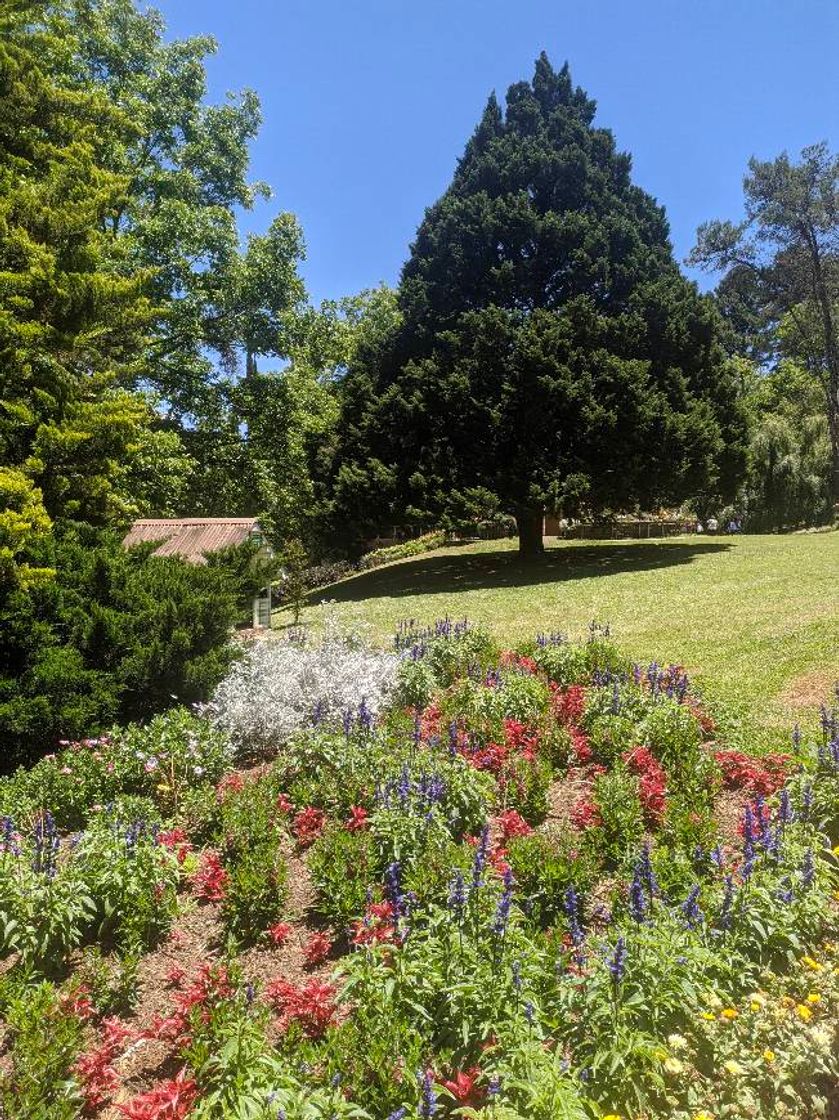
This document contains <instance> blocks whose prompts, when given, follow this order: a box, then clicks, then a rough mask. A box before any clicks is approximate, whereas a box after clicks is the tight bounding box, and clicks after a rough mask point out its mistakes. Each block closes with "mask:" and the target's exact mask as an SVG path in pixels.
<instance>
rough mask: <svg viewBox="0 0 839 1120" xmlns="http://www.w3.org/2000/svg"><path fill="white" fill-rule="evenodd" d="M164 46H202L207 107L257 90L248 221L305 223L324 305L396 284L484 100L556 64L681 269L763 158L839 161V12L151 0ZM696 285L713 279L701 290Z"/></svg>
mask: <svg viewBox="0 0 839 1120" xmlns="http://www.w3.org/2000/svg"><path fill="white" fill-rule="evenodd" d="M153 6H155V7H157V8H159V9H160V10H161V11H162V12H163V14H164V16H165V17H166V20H167V23H168V27H169V33H170V34H171V35H173V36H177V37H182V36H186V35H191V34H198V33H209V34H212V35H214V36H215V37H216V39H217V40H218V43H219V52H218V54H217V55H216V56H215V57H214V58H213V59H212V60H211V61H210V64H209V75H210V96H211V97H212V98H219V97H221V96H223V94H224V92H225V91H226V90H229V89H240V88H242V87H244V86H250V87H251V88H253V89H255V90H256V91H257V92H258V94H259V95H260V97H261V99H262V105H263V112H264V116H265V123H264V125H263V128H262V131H261V134H260V136H259V139H258V140H257V142H256V143H255V145H254V147H253V162H252V172H253V175H254V177H256V178H260V179H265V180H267V181H268V182H269V183H270V184H271V185H272V187H273V188H274V192H275V193H274V198H273V199H272V200H271V202H269V203H261V204H260V205H259V207H258V208H257V210H256V211H255V212H254V213H252V214H249V215H247V216H246V217H245V220H244V226H245V229H248V230H257V231H258V230H261V229H264V228H265V226H266V225H267V224H268V222H269V221H270V218H271V217H272V216H273V214H274V213H275V212H277V211H279V210H291V211H293V212H294V213H296V214H297V215H298V217H299V218H300V220H301V222H302V225H303V229H304V232H305V236H306V242H307V246H308V260H307V262H306V264H305V266H304V275H305V277H306V281H307V284H308V287H309V290H310V293H311V295H312V297H313V299H315V300H320V299H322V298H325V297H338V296H341V295H346V294H350V293H352V292H356V291H358V290H360V289H361V288H364V287H370V286H372V285H374V284H376V283H378V282H379V281H380V280H384V281H387V282H388V283H394V282H395V281H396V279H397V277H398V274H399V269H400V267H401V265H402V262H403V261H404V259H405V257H406V255H407V252H408V246H409V244H410V241H411V239H412V237H413V235H414V232H415V230H416V227H417V225H418V223H419V221H420V219H421V218H422V214H423V211H424V209H425V207H426V206H429V205H430V204H431V203H432V202H433V201H434V200H435V199H436V198H437V197H438V196H439V195H440V194H441V193H442V191H443V190H444V189H445V187H446V185H447V183H448V182H449V179H450V178H451V174H452V171H453V169H454V165H455V161H456V160H457V158H458V157H459V156H460V154H461V152H462V150H463V146H464V144H465V142H466V140H467V138H468V136H469V135H470V133H471V131H472V129H473V128H474V126H475V123H476V122H477V120H478V117H479V114H480V112H481V110H482V108H483V105H484V102H485V100H486V97H487V95H488V94H489V92H490V91H491V90H493V89H495V90H496V91H497V92H498V95H499V97H503V94H504V93H505V92H506V89H507V87H508V86H509V85H510V84H511V83H512V82H514V81H518V80H519V79H522V78H530V77H531V75H532V67H533V62H534V59H535V58H536V56H537V55H538V54H539V52H540V51H541V50H543V49H544V50H546V51H547V52H548V55H549V56H550V58H551V61H552V62H553V63H554V65H555V66H560V65H561V64H562V63H563V62H564V61H565V60H566V59H567V60H568V61H569V63H570V65H571V72H572V76H573V78H574V80H575V82H577V83H578V84H580V85H582V86H583V87H584V89H585V90H586V91H587V92H588V93H589V95H590V96H592V97H593V98H594V99H595V100H596V101H597V104H598V113H597V123H598V124H600V125H603V126H605V127H608V128H611V129H612V131H613V132H614V133H615V136H616V138H617V141H618V144H619V146H620V147H621V148H622V149H624V150H627V151H629V152H631V153H632V157H633V166H634V177H635V181H636V182H637V183H638V184H639V185H640V186H642V187H644V188H645V189H646V190H648V191H650V193H652V194H653V195H655V196H656V198H658V200H659V201H660V202H662V203H663V204H664V206H665V207H666V209H667V213H668V216H669V218H670V223H671V230H672V238H673V242H674V245H675V249H676V253H677V255H678V257H679V258H680V259H682V258H684V256H685V255H686V253H687V252H688V251H689V249H690V247H691V245H692V244H693V237H694V233H695V230H696V226H697V225H698V224H699V222H701V221H703V220H704V219H706V218H712V217H732V218H736V217H737V216H738V215H739V214H740V211H741V199H742V192H741V182H742V177H743V172H744V170H745V166H746V161H747V159H748V158H749V156H751V155H753V154H754V155H757V156H759V157H761V158H770V157H772V156H774V155H776V154H777V153H778V152H780V151H781V150H782V149H784V148H786V149H788V150H789V151H790V152H798V151H799V150H800V149H801V148H802V147H803V146H804V145H805V144H809V143H813V142H815V141H817V140H822V139H826V140H827V141H828V142H829V143H830V144H831V146H832V147H833V148H834V149H836V148H837V147H839V0H574V2H570V0H505V2H503V3H502V2H500V0H319V2H318V0H261V2H260V0H157V2H156V3H155V4H154V5H153ZM702 282H703V285H706V284H707V281H702Z"/></svg>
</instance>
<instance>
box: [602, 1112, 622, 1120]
mask: <svg viewBox="0 0 839 1120" xmlns="http://www.w3.org/2000/svg"><path fill="white" fill-rule="evenodd" d="M603 1120H621V1118H620V1116H618V1114H617V1113H616V1112H610V1113H609V1115H608V1116H604V1117H603Z"/></svg>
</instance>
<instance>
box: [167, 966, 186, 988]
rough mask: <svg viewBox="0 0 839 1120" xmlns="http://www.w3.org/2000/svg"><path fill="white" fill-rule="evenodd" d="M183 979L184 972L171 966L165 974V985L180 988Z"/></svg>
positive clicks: (178, 967)
mask: <svg viewBox="0 0 839 1120" xmlns="http://www.w3.org/2000/svg"><path fill="white" fill-rule="evenodd" d="M185 979H186V972H185V971H184V969H182V968H181V967H180V965H177V964H176V965H173V966H172V968H170V969H169V971H168V972H167V973H166V983H167V984H169V985H170V987H173V988H180V986H181V984H182V983H183V982H184V980H185Z"/></svg>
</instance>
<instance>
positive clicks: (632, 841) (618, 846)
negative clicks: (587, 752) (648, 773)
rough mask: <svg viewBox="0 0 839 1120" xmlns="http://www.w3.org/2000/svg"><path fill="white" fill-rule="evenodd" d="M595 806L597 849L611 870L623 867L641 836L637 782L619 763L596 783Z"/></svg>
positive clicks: (599, 777)
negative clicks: (597, 814) (598, 818)
mask: <svg viewBox="0 0 839 1120" xmlns="http://www.w3.org/2000/svg"><path fill="white" fill-rule="evenodd" d="M594 802H595V804H596V806H597V808H598V810H599V812H600V822H601V823H600V825H599V827H598V828H597V829H596V832H597V844H598V847H599V848H600V850H601V851H602V853H603V857H604V859H605V861H606V862H607V863H608V864H610V865H611V866H612V867H620V866H625V865H626V863H627V861H628V860H629V859H630V858H631V857H632V856H633V855H634V853H635V852H636V851H637V849H638V845H639V843H640V840H641V837H642V836H643V835H644V814H643V812H642V809H641V802H640V800H639V798H638V782H637V780H636V779H635V778H634V777H633V776H632V775H631V774H630V773H629V771H628V770H627V769H626V767H625V766H624V765H623V764H622V763H618V764H616V765H615V766H614V768H613V769H612V770H610V771H608V772H607V773H605V774H599V775H598V776H597V778H596V779H595V782H594ZM591 831H592V832H594V831H595V830H591Z"/></svg>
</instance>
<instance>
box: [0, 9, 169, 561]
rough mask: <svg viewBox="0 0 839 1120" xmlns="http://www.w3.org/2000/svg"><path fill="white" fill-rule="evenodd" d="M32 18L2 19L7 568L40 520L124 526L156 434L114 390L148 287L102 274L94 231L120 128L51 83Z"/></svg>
mask: <svg viewBox="0 0 839 1120" xmlns="http://www.w3.org/2000/svg"><path fill="white" fill-rule="evenodd" d="M42 14H43V6H42V5H41V4H39V3H35V2H22V3H18V4H15V5H12V6H11V7H10V6H6V7H4V9H3V14H2V16H1V17H0V20H1V21H2V22H0V30H2V35H0V400H2V409H0V462H2V464H3V467H4V480H5V481H4V485H3V491H4V497H5V498H6V499H7V500H8V501H9V507H8V508H7V510H6V512H5V513H4V514H3V523H4V525H5V526H6V531H5V532H3V531H2V530H0V534H2V535H3V536H5V537H6V538H7V539H6V541H5V542H3V543H2V544H0V551H2V550H3V548H8V549H11V551H12V553H13V554H14V552H15V551H16V550H17V551H20V549H21V547H22V546H23V536H24V535H25V532H24V527H23V523H24V522H26V523H28V524H29V525H30V526H31V528H32V532H33V534H34V536H35V537H36V538H37V537H39V536H42V535H43V533H44V532H46V531H48V527H49V522H50V520H53V521H54V520H59V521H62V520H65V521H66V520H76V521H84V522H88V523H90V524H93V525H104V524H107V523H108V522H110V521H112V520H119V519H120V518H122V517H124V516H126V515H127V514H128V513H130V511H131V509H132V502H133V501H134V496H133V495H132V492H131V486H130V481H129V475H130V472H131V471H132V469H134V467H135V466H136V465H137V462H136V456H137V453H138V452H139V450H140V449H141V448H146V449H147V448H148V446H149V440H150V438H151V433H152V429H153V421H154V417H153V414H152V410H151V408H150V406H149V403H148V401H147V400H146V399H145V398H143V397H142V396H141V395H139V394H137V393H134V392H132V391H130V390H128V389H126V388H125V387H124V386H123V384H122V382H123V378H124V376H125V373H126V371H127V370H129V371H130V370H131V369H133V368H134V361H135V355H136V353H137V352H138V351H141V350H142V349H143V347H144V345H145V340H146V336H147V332H148V329H149V324H150V321H151V317H152V308H151V304H150V301H149V298H148V288H149V284H150V274H149V272H148V271H147V270H145V269H143V268H140V267H135V268H133V269H124V270H122V272H119V271H116V270H114V268H113V267H112V262H111V259H110V252H109V245H108V235H107V233H106V232H105V231H104V223H105V221H106V218H107V216H108V215H109V214H111V213H112V212H113V211H115V210H116V209H118V208H119V207H120V206H121V205H122V204H123V201H124V198H125V192H126V187H127V183H126V180H125V178H124V177H123V176H120V175H117V174H115V173H114V172H111V171H109V170H107V169H106V168H104V167H102V166H101V164H100V163H99V162H98V160H97V152H98V151H99V150H100V148H101V147H102V145H103V144H104V143H105V142H106V140H108V138H109V140H110V142H111V143H114V144H119V143H121V142H122V138H123V137H124V136H125V135H126V133H127V132H129V131H130V125H129V123H128V121H127V119H126V118H125V117H124V116H123V115H122V114H121V113H120V112H119V111H118V110H115V109H114V108H113V107H112V106H111V105H109V103H108V101H107V99H106V98H105V97H104V96H103V95H102V94H101V92H99V91H96V90H89V91H85V90H73V89H67V88H66V87H62V86H61V85H60V84H59V83H57V82H56V81H55V80H54V78H53V73H54V71H56V70H59V69H60V63H61V59H62V58H63V51H64V44H63V43H62V41H61V40H59V39H57V38H56V37H55V36H54V35H51V34H49V33H47V32H46V31H44V29H43V27H42V26H39V19H40V17H41V16H42ZM175 450H176V449H175ZM168 451H169V452H170V453H171V452H172V451H173V448H172V447H169V448H168ZM21 519H22V520H21ZM11 522H14V524H11ZM15 534H16V535H17V544H14V543H13V542H12V540H11V538H12V537H14V536H15Z"/></svg>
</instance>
